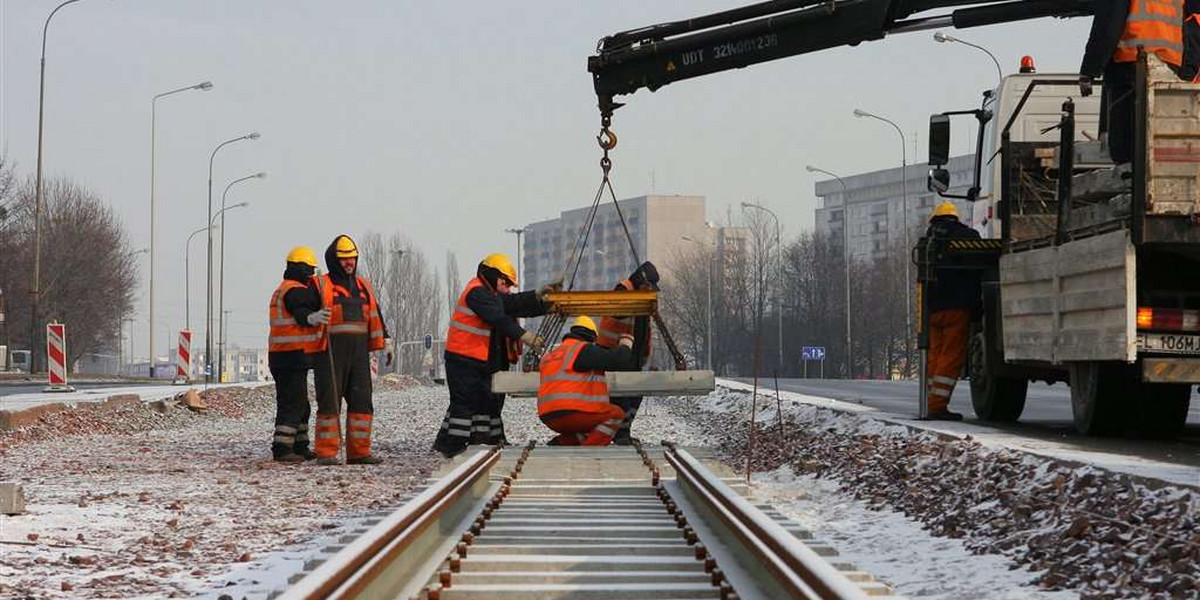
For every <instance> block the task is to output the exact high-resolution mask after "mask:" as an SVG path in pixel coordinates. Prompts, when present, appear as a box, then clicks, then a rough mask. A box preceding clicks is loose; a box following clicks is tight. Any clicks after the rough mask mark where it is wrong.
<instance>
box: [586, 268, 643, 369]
mask: <svg viewBox="0 0 1200 600" xmlns="http://www.w3.org/2000/svg"><path fill="white" fill-rule="evenodd" d="M617 285H618V286H620V287H621V288H623V289H624V290H626V291H631V290H633V282H632V281H630V280H628V279H622V280H621V282H620V283H618V284H617ZM597 327H598V328H599V329H600V331H597V332H596V343H597V344H600V346H602V347H604V348H616V347H617V343H618V342H620V341H621V336H622V335H625V334H629V335H633V317H623V318H622V317H604V318H602V319H600V324H599V325H597ZM650 345H651V344H650V339H649V337H647V339H646V357H649V356H650Z"/></svg>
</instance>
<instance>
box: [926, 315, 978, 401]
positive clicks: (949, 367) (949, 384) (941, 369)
mask: <svg viewBox="0 0 1200 600" xmlns="http://www.w3.org/2000/svg"><path fill="white" fill-rule="evenodd" d="M970 334H971V311H969V310H967V309H965V308H954V309H950V310H939V311H937V312H935V313H933V314H932V315H929V364H928V369H927V370H926V372H925V375H926V377H927V378H928V380H929V383H928V385H929V390H928V394H927V397H928V398H929V400H928V402H929V412H931V413H934V412H941V411H944V410H946V407H947V406H949V404H950V395H951V394H953V393H954V385H955V384H956V383H958V375H959V373H961V372H962V368H963V363H965V362H966V360H967V338H968V337H969V336H970Z"/></svg>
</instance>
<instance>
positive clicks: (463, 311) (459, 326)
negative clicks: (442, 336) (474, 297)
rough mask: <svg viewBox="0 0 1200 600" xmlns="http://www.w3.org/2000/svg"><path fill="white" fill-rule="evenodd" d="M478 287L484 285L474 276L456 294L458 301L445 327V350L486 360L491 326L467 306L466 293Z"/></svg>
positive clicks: (489, 344)
mask: <svg viewBox="0 0 1200 600" xmlns="http://www.w3.org/2000/svg"><path fill="white" fill-rule="evenodd" d="M479 287H485V286H484V285H483V282H482V281H480V279H479V278H478V277H475V278H473V279H471V281H470V282H468V283H467V287H466V288H464V289H463V291H462V293H461V294H459V295H458V302H457V303H456V304H455V306H454V312H453V313H452V314H451V315H450V326H449V327H448V328H447V329H446V352H450V353H452V354H457V355H459V356H465V357H467V358H473V359H475V360H480V361H484V362H487V359H488V349H489V348H490V347H491V340H492V328H491V327H489V326H488V324H487V323H485V322H484V320H483V319H481V318H479V315H476V314H475V311H473V310H471V309H470V308H469V307H468V306H467V294H470V293H471V290H474V289H475V288H479Z"/></svg>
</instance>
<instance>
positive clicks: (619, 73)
mask: <svg viewBox="0 0 1200 600" xmlns="http://www.w3.org/2000/svg"><path fill="white" fill-rule="evenodd" d="M1094 1H1095V0H770V1H768V2H760V3H758V4H752V5H749V6H744V7H740V8H735V9H731V10H727V11H722V12H718V13H713V14H710V15H704V16H700V17H696V18H693V19H687V20H683V21H673V22H670V23H661V24H658V25H651V26H648V27H642V28H639V29H634V30H630V31H624V32H620V33H616V34H613V35H610V36H607V37H605V38H602V39H601V40H600V42H599V44H597V48H596V54H595V55H594V56H590V57H588V71H589V72H591V74H592V81H593V85H594V86H595V90H596V96H597V98H598V100H599V105H600V112H601V114H602V115H603V116H604V117H605V118H606V119H607V118H609V117H611V116H612V111H613V110H615V109H616V108H618V107H620V106H621V104H620V103H618V102H616V101H615V98H616V97H617V96H619V95H622V94H632V93H633V92H635V91H637V90H639V89H641V88H647V89H649V90H651V91H654V90H656V89H658V88H660V87H662V86H664V85H667V84H669V83H674V82H676V81H681V80H684V79H691V78H693V77H700V76H703V75H708V74H710V73H718V72H721V71H728V70H730V69H740V68H742V67H747V66H750V65H755V64H758V63H762V62H767V61H771V60H776V59H780V58H787V57H790V56H796V55H799V54H807V53H809V52H818V51H821V50H826V49H829V48H836V47H838V46H855V45H858V44H860V43H862V42H865V41H871V40H878V39H882V38H883V37H885V36H886V35H888V34H890V33H903V32H908V31H923V30H927V29H934V28H940V27H954V28H958V29H964V28H968V27H979V26H984V25H994V24H998V23H1009V22H1013V21H1023V20H1028V19H1037V18H1041V17H1061V18H1065V17H1078V16H1087V15H1091V14H1092V12H1093V7H1092V4H1093V2H1094ZM955 6H960V7H965V8H957V9H954V10H950V11H948V12H947V11H945V10H944V9H947V8H951V7H955ZM930 11H937V12H936V14H932V15H924V14H923V13H928V12H930ZM914 15H916V16H914Z"/></svg>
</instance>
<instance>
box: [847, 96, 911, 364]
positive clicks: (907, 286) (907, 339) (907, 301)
mask: <svg viewBox="0 0 1200 600" xmlns="http://www.w3.org/2000/svg"><path fill="white" fill-rule="evenodd" d="M854 116H855V117H858V118H860V119H861V118H863V117H869V118H872V119H876V120H879V121H883V122H884V123H887V124H888V125H891V126H892V127H893V128H895V130H896V133H898V134H900V189H901V193H902V194H903V199H902V202H903V205H904V208H903V210H901V213H902V214H903V217H902V218H901V219H900V222H901V224H902V226H901V229H903V230H904V248H905V249H908V248H912V244H910V243H909V241H908V148H907V146H908V143H907V142H905V141H904V131H903V130H901V129H900V126H899V125H897V124H896V123H895V121H892V120H890V119H885V118H883V117H881V116H879V115H875V114H871V113H869V112H867V111H865V110H862V109H859V108H856V109H854ZM911 262H912V261H910V260H907V259H906V260H905V261H904V371H905V373H906V374H907V373H910V372H911V369H912V333H913V331H912V271H911V269H910V267H909V263H911Z"/></svg>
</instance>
